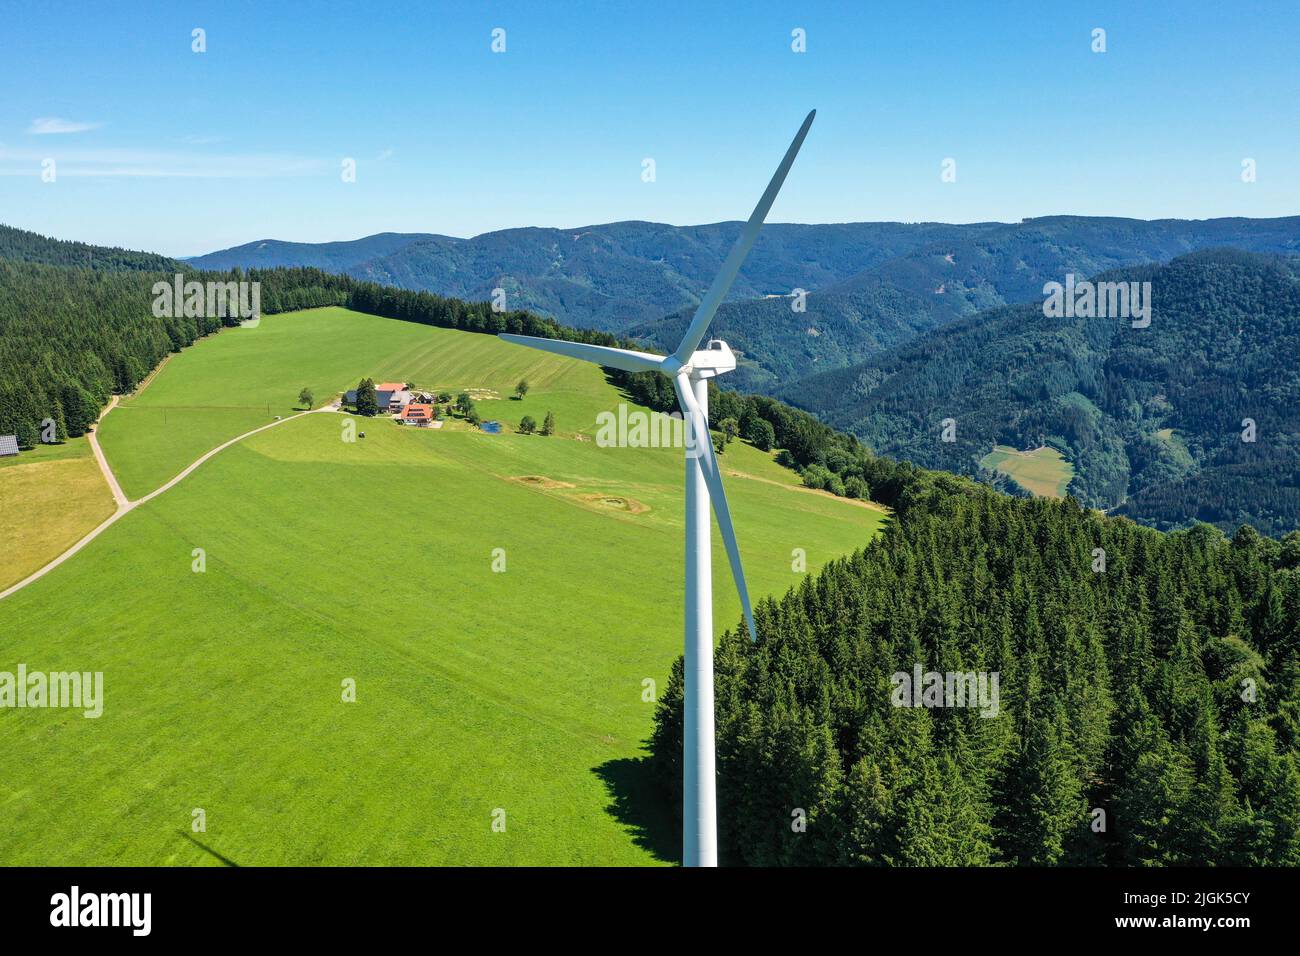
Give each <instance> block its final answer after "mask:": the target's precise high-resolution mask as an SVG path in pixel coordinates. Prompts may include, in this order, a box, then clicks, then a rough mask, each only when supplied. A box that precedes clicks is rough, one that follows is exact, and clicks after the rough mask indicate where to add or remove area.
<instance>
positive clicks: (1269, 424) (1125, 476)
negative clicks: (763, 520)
mask: <svg viewBox="0 0 1300 956" xmlns="http://www.w3.org/2000/svg"><path fill="white" fill-rule="evenodd" d="M1098 278H1100V279H1107V280H1124V281H1136V282H1142V281H1149V282H1151V284H1152V296H1153V304H1152V317H1151V324H1150V326H1149V327H1148V328H1133V327H1132V326H1131V323H1130V322H1129V321H1128V320H1123V319H1110V318H1107V319H1101V318H1046V317H1045V316H1044V314H1043V309H1042V304H1041V300H1040V301H1038V302H1035V303H1033V304H1028V305H1020V306H1012V307H1005V306H1004V307H998V308H994V309H991V310H987V311H983V312H980V313H978V314H976V315H974V316H970V317H967V318H963V319H960V320H957V321H956V322H953V323H951V324H949V325H947V326H946V327H944V328H941V329H937V330H935V331H932V332H929V333H927V334H925V335H923V336H922V337H920V338H919V339H917V340H916V341H914V342H911V343H909V344H906V345H904V346H901V347H899V348H896V349H894V350H892V351H890V352H888V353H886V354H883V355H879V356H876V357H875V358H873V359H870V360H868V361H867V362H864V363H860V364H858V365H855V366H853V367H851V368H846V369H840V370H836V371H833V372H828V373H822V374H819V375H815V376H812V377H809V378H807V379H805V380H803V381H800V382H797V383H794V384H792V385H790V386H788V387H787V388H785V389H782V390H781V391H780V392H779V395H780V397H782V398H784V399H785V400H786V401H788V402H790V403H791V404H794V405H798V406H800V407H803V408H806V409H808V410H810V411H814V412H816V413H817V414H819V415H820V416H821V417H822V418H823V419H824V420H825V421H827V422H828V423H830V424H832V425H835V426H837V427H841V428H845V429H848V430H850V431H852V432H854V433H855V434H857V435H858V436H859V437H860V438H862V439H863V440H864V441H866V442H867V443H868V444H870V445H871V446H872V447H873V448H875V449H876V450H877V451H879V452H881V453H883V454H888V455H891V456H894V457H901V458H908V459H910V460H912V461H914V462H916V463H917V464H920V465H924V466H927V467H935V468H944V469H947V470H950V471H955V472H958V473H965V474H976V473H978V471H979V466H978V462H979V461H980V459H981V458H983V457H984V456H985V455H987V454H988V453H989V451H990V450H991V449H992V448H993V446H994V444H1005V445H1011V446H1014V447H1016V448H1029V447H1034V446H1037V445H1039V444H1040V443H1042V442H1043V441H1046V442H1047V443H1048V444H1050V445H1052V446H1054V447H1056V448H1058V449H1059V450H1060V451H1061V452H1062V453H1064V454H1065V455H1066V456H1067V457H1069V458H1070V459H1071V461H1072V462H1073V463H1074V466H1075V477H1074V479H1073V481H1072V482H1071V484H1070V488H1069V490H1070V492H1071V493H1072V494H1074V495H1075V496H1076V497H1078V498H1079V499H1080V500H1081V501H1083V502H1084V503H1086V504H1089V505H1093V506H1097V507H1103V508H1108V509H1116V510H1117V511H1118V512H1119V513H1121V514H1125V515H1128V516H1130V517H1133V518H1135V519H1137V520H1140V521H1143V522H1147V523H1150V524H1153V525H1156V526H1157V527H1161V528H1169V527H1175V526H1180V525H1183V524H1186V523H1187V522H1188V521H1190V520H1192V519H1199V520H1203V521H1207V522H1211V523H1214V524H1216V525H1219V526H1220V527H1221V528H1224V529H1225V530H1229V529H1234V528H1235V527H1236V526H1237V525H1239V524H1241V523H1242V522H1250V523H1252V524H1254V525H1255V526H1256V527H1258V528H1259V529H1260V530H1262V531H1265V532H1266V533H1269V534H1280V533H1283V532H1285V531H1289V530H1292V529H1295V528H1298V527H1300V421H1297V419H1296V415H1295V410H1296V409H1297V408H1300V372H1298V371H1297V365H1296V362H1295V356H1296V355H1297V354H1298V351H1297V350H1298V349H1300V260H1297V259H1296V258H1288V257H1279V256H1269V255H1259V254H1252V253H1245V252H1241V251H1237V250H1206V251H1202V252H1197V253H1193V254H1189V255H1185V256H1180V257H1178V258H1176V259H1174V260H1173V261H1172V262H1171V263H1169V264H1167V265H1146V266H1139V267H1131V268H1127V269H1120V270H1114V271H1111V272H1108V273H1105V274H1104V275H1102V276H1100V277H1098ZM944 419H953V420H954V421H955V423H956V441H955V442H953V443H947V442H943V441H940V429H941V422H942V421H943V420H944ZM1244 419H1251V420H1253V421H1254V422H1255V425H1256V429H1257V438H1256V441H1254V442H1246V441H1243V440H1242V435H1243V428H1244V426H1243V420H1244Z"/></svg>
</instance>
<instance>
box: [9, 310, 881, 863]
mask: <svg viewBox="0 0 1300 956" xmlns="http://www.w3.org/2000/svg"><path fill="white" fill-rule="evenodd" d="M262 333H267V335H266V337H265V339H264V340H263V341H264V342H265V347H266V348H268V349H271V350H273V351H274V352H275V356H276V357H275V358H274V360H272V359H270V358H267V357H265V356H262V355H260V354H259V353H258V350H257V349H255V348H253V346H252V345H249V344H246V343H251V342H254V341H255V340H256V337H257V336H258V335H260V334H262ZM228 342H229V343H231V344H226V343H228ZM250 363H251V366H252V367H255V368H256V369H257V370H258V371H256V372H255V373H253V372H250V371H249V368H250ZM385 363H387V364H385ZM364 374H373V375H375V376H376V377H382V376H394V377H407V378H414V379H415V380H416V381H418V382H420V383H421V384H429V385H431V386H435V387H443V386H445V387H447V388H448V389H449V390H454V389H457V388H461V387H470V386H474V387H483V388H494V389H496V390H497V391H499V392H500V393H501V394H503V395H504V394H509V393H510V391H511V390H512V389H513V386H514V383H515V382H516V381H518V379H519V378H521V377H526V378H528V379H529V381H530V383H531V384H532V391H530V393H529V395H528V398H527V399H526V400H525V401H523V402H514V401H511V400H502V401H496V402H481V403H480V408H481V409H482V410H483V414H484V417H485V418H491V417H498V418H501V419H502V420H503V421H506V422H507V423H509V424H511V425H513V424H514V423H516V422H517V421H518V419H519V417H520V416H522V415H523V414H531V415H533V417H534V418H536V419H538V421H540V420H541V418H542V416H544V415H545V413H546V411H547V410H548V409H553V410H554V411H555V413H556V415H557V418H558V419H559V428H560V432H561V435H562V436H565V437H552V438H542V437H537V436H533V437H525V436H520V435H516V434H502V435H498V436H488V435H484V434H481V433H477V432H469V431H453V430H450V429H442V430H438V431H434V430H418V429H407V428H402V427H400V426H397V425H395V424H393V423H392V422H390V421H387V420H384V419H378V420H358V423H359V425H358V427H359V429H360V430H363V431H365V432H366V436H367V437H366V438H365V439H363V440H358V441H355V442H351V443H349V442H345V441H343V440H342V435H343V421H344V416H341V415H338V414H334V413H318V414H314V415H309V416H305V417H303V418H300V419H298V420H295V421H292V422H288V423H286V424H284V425H282V426H280V427H278V428H275V429H272V430H270V431H266V432H263V433H261V434H259V435H256V436H254V437H253V438H251V439H248V440H247V441H245V442H242V443H240V444H238V445H236V446H233V447H232V448H230V449H228V450H226V451H224V452H222V453H221V454H220V455H218V456H216V457H215V458H213V459H212V460H211V461H209V462H208V463H206V464H205V465H203V466H202V467H201V468H199V469H198V470H197V471H195V472H194V473H193V474H192V475H191V476H189V477H188V478H186V479H185V481H183V482H182V483H181V484H179V485H178V486H177V487H175V488H173V489H171V490H169V491H168V492H167V493H165V494H163V495H161V496H160V497H158V498H157V499H155V500H154V501H151V502H149V503H148V504H146V505H142V506H141V507H139V508H138V509H136V510H135V511H133V512H132V513H130V514H129V515H127V516H126V517H124V518H123V519H122V520H121V521H119V522H118V523H117V524H116V525H114V526H113V527H112V528H111V529H109V530H108V531H107V532H106V533H105V534H104V535H102V536H101V537H100V538H98V539H97V540H96V541H94V542H93V543H92V544H91V545H89V546H88V547H87V548H86V549H85V550H84V551H83V552H82V553H80V554H78V555H77V556H75V557H74V558H73V559H72V560H71V561H69V562H68V563H66V564H65V565H63V566H61V567H60V568H58V569H57V570H55V571H54V572H52V573H51V574H50V575H48V576H47V577H46V578H43V579H42V580H40V581H38V582H37V583H35V584H34V585H32V586H31V587H29V588H27V589H25V590H24V591H21V592H19V593H18V594H16V595H14V596H13V597H11V598H9V599H7V600H5V601H3V602H0V635H2V636H0V669H8V670H12V669H13V668H14V667H15V666H16V665H17V663H19V662H22V663H25V664H26V665H27V666H28V668H29V669H30V670H36V669H43V670H71V669H76V670H83V671H84V670H91V671H103V672H104V680H105V698H106V700H105V705H104V714H103V716H102V717H100V718H99V719H97V720H90V719H85V718H83V717H82V716H81V715H80V713H79V712H77V713H74V712H71V711H67V710H24V711H17V710H5V711H0V752H3V753H4V754H5V764H6V773H5V774H4V775H3V777H2V778H0V808H3V812H2V813H0V862H4V863H33V862H38V861H40V862H46V863H66V864H106V863H124V864H150V863H181V864H219V863H220V862H221V861H222V858H224V859H227V860H230V861H233V862H235V863H238V864H241V865H248V864H254V865H255V864H275V863H285V864H313V863H335V864H343V863H365V864H397V863H406V864H628V863H654V862H663V861H670V860H672V859H674V858H675V854H676V853H677V852H678V849H679V848H678V836H677V832H676V827H675V825H674V824H672V823H671V821H670V820H669V818H668V815H667V813H666V809H665V808H664V807H663V806H662V804H661V803H660V801H659V800H658V797H657V794H656V793H655V791H654V790H653V787H652V785H651V782H650V781H649V780H648V778H647V774H646V770H645V764H644V762H643V761H642V759H641V754H642V751H641V742H642V741H643V740H644V738H645V737H646V736H647V735H648V733H649V730H650V726H651V714H652V710H653V704H651V703H646V702H644V701H643V700H642V695H643V681H644V680H645V679H647V678H649V679H651V680H653V681H655V682H656V685H657V687H658V688H662V687H664V685H665V683H666V680H667V677H668V670H669V667H670V665H671V662H672V660H673V658H674V657H675V656H676V655H677V654H678V653H679V652H680V646H681V627H682V618H681V598H682V584H681V551H682V547H683V543H682V526H683V519H682V514H681V511H682V501H681V480H682V478H681V476H682V467H683V466H682V459H681V453H680V451H679V450H673V449H611V448H600V447H598V446H597V445H596V444H595V442H594V441H591V440H586V441H581V440H576V439H575V438H574V437H572V436H573V434H574V433H575V432H578V431H585V432H586V433H587V434H588V436H589V435H590V434H591V433H592V432H593V431H594V426H595V417H596V414H597V412H599V411H600V410H601V409H611V408H613V407H614V406H615V405H616V404H617V403H618V402H619V401H620V400H621V399H620V396H619V395H618V394H617V393H616V391H615V390H614V389H613V388H611V387H610V386H609V385H608V384H607V383H606V382H605V380H604V378H603V376H602V375H601V373H600V371H599V370H598V369H596V368H594V367H591V366H588V365H584V364H581V363H576V362H571V361H568V360H565V359H560V358H558V357H552V356H546V355H540V354H539V353H534V352H530V351H527V350H524V349H521V348H518V347H515V346H510V345H507V344H505V343H503V342H500V341H499V340H497V339H495V338H493V337H490V336H483V335H471V334H466V333H457V332H449V331H446V330H439V329H431V328H426V327H421V326H410V325H406V324H403V323H399V322H393V321H391V320H385V319H377V318H372V317H368V316H358V315H355V314H352V313H346V312H344V311H343V310H319V311H314V312H311V313H302V314H298V315H286V316H269V317H266V318H264V319H263V321H262V326H261V328H260V329H257V330H240V331H232V332H224V333H222V334H220V335H218V336H216V337H214V338H212V339H210V340H207V341H205V342H203V343H200V344H199V345H197V346H195V347H194V348H193V349H191V350H189V351H187V352H185V353H183V354H181V355H178V356H176V357H174V358H173V359H172V361H171V362H170V363H169V364H168V366H167V367H166V368H165V369H164V370H163V372H162V373H161V374H160V375H159V376H158V378H157V379H156V380H155V381H154V382H153V383H152V384H151V385H150V386H149V388H148V389H146V390H145V392H144V393H143V394H142V395H141V396H140V399H139V405H138V407H137V408H136V409H135V413H134V414H133V412H132V411H131V410H129V409H130V406H128V410H125V411H124V410H121V409H119V410H115V411H114V412H113V413H112V414H111V415H110V416H109V417H108V419H106V423H111V422H113V421H114V418H115V417H117V416H118V415H119V414H121V417H120V418H118V419H117V421H116V425H117V426H118V429H117V431H116V432H115V433H114V434H112V435H110V434H109V431H110V430H109V429H108V428H107V427H105V428H104V429H103V440H104V444H105V447H106V450H107V452H108V455H109V458H110V461H113V462H114V464H119V463H120V464H121V466H122V467H123V468H125V469H127V470H129V471H131V473H133V474H134V475H135V476H136V478H135V480H136V487H134V488H132V489H129V491H128V493H130V494H131V495H132V496H133V497H135V496H137V495H138V494H140V493H141V492H142V491H147V490H149V488H148V487H145V486H148V485H150V483H153V485H156V484H158V483H161V481H163V480H165V479H166V478H167V477H170V476H171V475H172V474H175V473H176V472H177V471H179V470H180V469H181V468H182V467H183V466H184V465H185V464H186V463H187V462H188V460H191V459H192V458H194V457H197V456H198V455H199V454H201V453H202V452H203V451H204V450H206V449H207V448H208V447H212V446H214V445H216V444H218V443H219V442H220V441H221V440H224V439H226V438H229V437H231V436H232V435H233V434H237V433H238V432H239V431H240V430H243V429H244V427H255V426H256V425H258V424H261V423H262V420H264V418H265V404H263V406H262V411H261V418H260V419H253V420H251V423H248V422H243V421H241V422H236V421H235V420H234V417H233V416H231V417H230V418H228V419H224V420H223V419H221V418H220V417H219V416H215V415H206V414H205V413H204V412H203V411H202V410H201V409H199V410H196V411H195V413H194V414H193V415H192V416H189V417H187V418H183V419H182V420H183V421H186V422H191V421H192V422H193V428H192V429H191V428H189V427H188V426H187V428H186V429H184V430H183V431H182V433H180V434H177V435H173V434H172V431H171V429H172V416H171V413H170V411H169V415H168V424H167V425H166V426H164V427H161V428H160V427H158V426H157V423H156V422H155V421H152V420H151V416H152V415H153V414H154V412H153V411H151V410H150V409H151V408H152V409H155V410H156V409H159V408H162V407H166V406H167V404H168V402H169V401H171V400H179V399H180V397H181V396H184V397H185V399H186V401H187V402H188V403H189V404H190V405H191V406H192V405H194V404H196V401H197V400H198V399H199V398H200V397H203V398H206V399H207V400H210V401H214V402H219V401H225V400H226V396H227V394H228V392H229V389H228V388H227V387H225V386H224V385H223V384H222V379H223V376H228V377H230V378H232V379H234V380H236V381H237V382H242V384H239V385H238V386H237V388H240V389H243V390H244V394H245V395H246V396H248V397H249V400H250V401H263V399H264V398H265V399H266V400H269V395H270V393H271V392H272V391H274V392H275V393H276V394H281V393H282V394H283V398H282V408H280V409H279V410H278V413H279V414H287V413H288V412H289V411H290V410H291V406H292V403H293V400H294V399H295V398H296V396H297V392H298V390H299V389H300V388H301V387H302V386H303V385H309V386H311V387H312V388H313V389H314V390H315V391H316V394H317V398H318V400H323V397H324V396H326V395H329V394H332V393H333V392H335V391H338V390H341V389H342V388H343V387H345V386H350V385H351V384H352V383H354V382H355V381H356V380H357V379H358V378H359V377H361V376H362V375H364ZM241 376H242V379H241ZM259 388H260V389H263V390H264V391H262V392H258V391H257V389H259ZM151 396H157V398H156V399H153V400H154V401H156V402H157V404H156V405H153V406H151V405H150V400H151ZM171 407H173V408H179V406H178V405H174V406H171ZM254 411H255V409H254ZM176 414H178V415H182V416H185V415H188V413H185V412H181V411H179V410H178V411H177V413H176ZM231 428H233V429H234V431H233V432H231V433H230V434H225V433H224V431H223V429H227V430H228V429H231ZM196 431H197V432H201V433H202V436H201V440H200V438H199V437H196V436H195V435H194V434H193V432H196ZM723 466H724V468H726V469H727V470H729V471H739V472H742V473H744V474H746V475H752V476H753V478H755V479H760V478H761V479H765V480H752V479H746V478H742V477H733V478H731V479H730V480H729V484H728V489H729V492H730V498H731V504H732V509H733V512H734V515H735V520H736V525H737V533H738V535H739V537H740V541H741V547H742V550H743V553H744V557H745V561H746V570H747V572H748V574H749V578H750V585H751V588H752V590H753V591H754V593H755V598H756V599H759V598H761V596H762V595H765V594H772V593H780V592H783V591H784V590H785V589H786V588H788V587H790V586H792V585H794V584H796V583H797V582H798V581H799V580H800V578H801V575H799V574H795V573H793V572H792V570H791V560H792V555H791V552H792V550H793V549H794V548H803V549H805V550H806V552H807V556H808V569H809V571H815V570H816V569H817V568H818V567H820V566H821V564H823V563H824V562H825V561H827V560H829V559H831V558H833V557H836V556H838V555H841V554H844V553H847V552H850V551H852V550H854V549H856V548H857V547H860V546H861V545H863V544H865V543H866V542H867V541H868V540H869V539H870V537H871V536H872V534H873V533H874V531H875V530H876V528H877V527H878V525H879V522H880V520H882V516H881V514H880V513H878V512H874V511H871V510H868V509H866V508H862V507H859V506H855V505H853V504H851V503H849V502H846V501H842V500H836V499H832V498H829V497H826V496H820V495H813V494H807V493H804V492H801V491H799V490H798V489H797V488H796V487H794V485H796V484H797V479H796V478H795V476H794V475H793V474H792V473H790V472H788V471H786V470H785V469H782V468H780V467H779V466H777V465H776V464H775V463H774V462H773V461H772V460H771V456H770V455H767V454H764V453H761V452H758V451H757V450H755V449H753V448H750V447H748V446H743V445H740V444H739V443H734V444H733V445H731V446H730V447H729V448H728V450H727V452H726V454H725V455H724V456H723ZM538 478H541V479H545V480H543V481H539V480H535V479H538ZM527 479H534V480H527ZM619 502H622V504H619ZM630 503H635V505H636V506H637V507H636V508H631V507H629V504H630ZM195 549H202V551H203V554H204V557H205V560H206V570H205V571H204V572H202V573H195V571H194V570H193V563H194V561H195V558H194V551H195ZM495 549H502V550H501V551H500V552H498V551H495ZM494 557H496V558H501V557H504V560H505V570H504V572H499V571H494V570H493V562H494ZM714 559H715V560H714V581H715V586H714V593H715V609H716V622H715V624H716V629H717V630H721V629H722V628H724V627H731V626H734V625H735V623H736V622H737V621H738V618H739V606H738V601H737V599H736V597H735V594H734V589H733V588H732V586H731V583H730V579H729V573H728V571H727V566H726V558H725V555H724V553H723V551H722V547H721V543H720V541H718V540H717V538H716V535H715V551H714ZM499 566H500V565H499V564H498V567H499ZM346 679H353V680H355V682H356V702H355V703H345V702H343V701H342V699H341V695H342V688H343V681H345V680H346ZM197 808H202V809H203V810H204V812H205V814H206V820H207V829H206V832H203V833H194V832H192V831H191V829H190V824H191V819H192V812H193V811H194V810H195V809H197ZM497 809H501V810H504V811H505V820H506V832H504V833H500V832H493V829H492V822H493V812H494V811H495V810H497Z"/></svg>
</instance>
